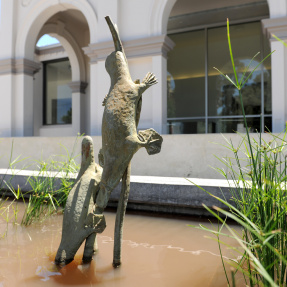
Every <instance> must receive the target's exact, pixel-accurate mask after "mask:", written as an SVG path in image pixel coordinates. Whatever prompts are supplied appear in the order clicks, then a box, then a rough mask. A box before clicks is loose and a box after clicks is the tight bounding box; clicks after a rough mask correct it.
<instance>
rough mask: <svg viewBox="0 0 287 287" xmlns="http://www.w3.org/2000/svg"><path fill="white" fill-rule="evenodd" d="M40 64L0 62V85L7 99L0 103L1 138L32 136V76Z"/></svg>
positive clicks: (13, 61) (26, 61) (21, 61)
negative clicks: (0, 116)
mask: <svg viewBox="0 0 287 287" xmlns="http://www.w3.org/2000/svg"><path fill="white" fill-rule="evenodd" d="M39 69H40V64H39V63H36V62H34V61H30V60H28V59H16V60H15V59H7V60H2V61H0V83H1V84H2V85H1V87H2V88H3V90H4V92H5V94H6V96H7V98H6V100H4V102H1V106H2V108H0V109H1V112H2V113H1V114H2V115H4V116H3V117H2V118H3V119H4V120H3V121H1V123H0V135H1V136H33V133H34V127H33V126H34V118H33V114H34V113H33V75H34V73H35V72H36V71H38V70H39Z"/></svg>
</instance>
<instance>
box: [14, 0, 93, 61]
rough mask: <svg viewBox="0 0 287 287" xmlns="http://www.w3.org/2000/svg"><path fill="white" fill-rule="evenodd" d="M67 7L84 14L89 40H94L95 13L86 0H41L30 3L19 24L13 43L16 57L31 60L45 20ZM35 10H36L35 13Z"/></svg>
mask: <svg viewBox="0 0 287 287" xmlns="http://www.w3.org/2000/svg"><path fill="white" fill-rule="evenodd" d="M68 9H76V10H78V11H80V12H82V14H83V15H84V16H85V18H86V20H87V23H88V26H89V31H90V42H91V43H93V42H96V38H97V22H98V21H97V15H96V13H95V11H94V9H93V7H92V6H91V5H90V4H89V3H88V2H87V1H79V0H77V1H76V0H42V1H39V2H36V4H34V6H32V5H31V7H30V9H29V12H28V13H27V15H26V16H25V19H23V21H21V23H23V25H21V27H20V29H19V31H18V34H17V37H16V45H15V56H16V58H27V59H30V60H33V57H34V47H35V44H36V39H37V36H38V34H39V32H40V30H41V28H42V27H43V26H44V24H45V23H46V21H47V20H48V19H49V18H50V17H52V16H53V15H54V14H56V13H58V12H61V11H65V10H68ZM35 11H37V12H36V13H35Z"/></svg>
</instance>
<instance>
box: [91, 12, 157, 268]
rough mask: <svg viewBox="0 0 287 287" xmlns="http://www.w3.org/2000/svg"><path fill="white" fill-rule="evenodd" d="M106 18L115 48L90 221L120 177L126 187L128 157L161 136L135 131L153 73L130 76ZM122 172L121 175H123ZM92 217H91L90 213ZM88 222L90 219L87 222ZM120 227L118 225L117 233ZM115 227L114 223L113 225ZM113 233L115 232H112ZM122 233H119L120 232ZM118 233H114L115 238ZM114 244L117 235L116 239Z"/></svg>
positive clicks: (97, 217)
mask: <svg viewBox="0 0 287 287" xmlns="http://www.w3.org/2000/svg"><path fill="white" fill-rule="evenodd" d="M106 21H107V23H108V25H109V28H110V30H111V33H112V36H113V41H114V45H115V51H114V52H112V53H111V54H110V55H109V56H108V57H107V59H106V62H105V67H106V70H107V72H108V74H109V75H110V78H111V86H110V90H109V93H108V95H107V96H106V97H105V99H104V102H103V105H104V106H105V109H104V113H103V120H102V149H101V151H100V153H99V159H100V165H102V167H103V173H102V179H101V182H100V190H99V192H98V195H97V198H96V204H95V209H94V213H93V215H91V216H94V219H93V224H95V223H97V222H100V221H101V220H103V214H102V213H103V211H104V209H105V207H106V206H107V203H108V200H109V197H110V194H111V192H112V191H113V189H114V188H115V187H116V186H117V185H118V183H119V181H120V180H121V179H122V178H123V181H126V182H123V186H124V188H123V189H127V188H129V177H130V168H128V167H130V165H129V163H130V161H131V159H132V157H133V155H134V154H135V153H136V152H137V151H138V150H139V149H140V148H141V147H145V148H146V150H147V152H148V154H156V153H158V152H160V149H161V144H162V137H161V136H160V135H159V134H158V133H157V132H156V131H155V130H153V129H148V130H145V131H140V132H139V133H137V125H138V122H139V118H140V111H141V102H142V94H143V92H144V91H145V90H146V89H148V88H149V87H150V86H152V85H154V84H156V83H157V79H156V78H155V76H154V75H153V74H152V73H148V74H147V75H146V77H145V78H144V79H143V81H142V82H141V83H140V82H139V80H136V81H135V82H134V81H133V80H132V79H131V76H130V72H129V68H128V62H127V59H126V55H125V53H124V49H123V46H122V43H121V41H120V38H119V34H118V31H117V27H116V26H115V25H114V24H113V23H112V21H111V20H110V18H109V16H107V17H106ZM123 176H124V177H123ZM122 193H123V194H124V193H125V194H126V195H123V196H122V198H124V197H125V198H126V199H125V200H126V201H127V196H128V192H127V191H125V190H122ZM120 201H123V200H122V199H121V200H119V205H120V204H122V210H121V211H119V207H118V217H121V219H119V218H117V221H118V222H119V226H122V221H123V216H124V213H125V206H124V205H126V203H125V204H124V203H123V202H120ZM90 218H91V217H90ZM87 224H91V222H87ZM121 228H122V227H119V229H120V231H119V232H120V233H121V232H122V230H121ZM116 229H117V227H116ZM115 233H116V232H115ZM120 236H121V235H120ZM116 237H119V235H117V234H115V238H116ZM115 247H116V239H115ZM118 264H120V258H114V265H118Z"/></svg>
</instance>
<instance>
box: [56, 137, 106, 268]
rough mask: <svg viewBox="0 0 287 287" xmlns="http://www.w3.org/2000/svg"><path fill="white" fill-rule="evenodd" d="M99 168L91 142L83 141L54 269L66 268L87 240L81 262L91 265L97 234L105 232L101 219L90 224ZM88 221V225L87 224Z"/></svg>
mask: <svg viewBox="0 0 287 287" xmlns="http://www.w3.org/2000/svg"><path fill="white" fill-rule="evenodd" d="M101 175H102V168H101V167H100V166H99V165H98V164H96V163H95V158H94V149H93V142H92V138H91V137H89V136H86V137H84V139H83V141H82V162H81V169H80V171H79V174H78V177H77V179H76V180H75V183H74V186H73V188H72V189H71V191H70V193H69V196H68V199H67V202H66V207H65V211H64V216H63V229H62V239H61V243H60V247H59V249H58V252H57V254H56V258H55V263H56V264H57V265H64V264H68V263H69V262H71V261H72V260H73V259H74V256H75V254H76V252H77V250H78V249H79V248H80V246H81V244H82V243H83V242H84V240H86V244H85V249H84V255H83V261H86V262H87V261H91V260H92V256H93V254H94V252H95V249H96V234H97V233H99V232H101V230H103V229H104V228H105V221H104V218H103V220H102V221H100V222H98V223H97V224H93V223H92V219H93V218H90V217H93V216H92V215H91V212H93V207H94V204H95V198H96V196H97V192H98V191H99V183H100V180H101ZM87 221H91V223H90V224H87V223H86V222H87Z"/></svg>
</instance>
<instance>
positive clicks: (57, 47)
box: [34, 9, 90, 136]
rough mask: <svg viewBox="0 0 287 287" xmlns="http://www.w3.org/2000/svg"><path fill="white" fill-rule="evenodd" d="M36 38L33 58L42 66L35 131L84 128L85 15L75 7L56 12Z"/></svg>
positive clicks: (36, 80) (55, 132) (37, 80)
mask: <svg viewBox="0 0 287 287" xmlns="http://www.w3.org/2000/svg"><path fill="white" fill-rule="evenodd" d="M36 41H37V42H36V44H35V56H34V60H35V61H36V62H40V63H41V69H40V71H39V72H38V73H37V74H35V75H34V111H35V114H34V135H40V136H59V135H63V134H64V135H71V136H72V135H76V134H77V133H79V132H83V126H84V124H83V122H84V121H85V118H84V115H81V105H82V106H83V105H84V104H85V103H84V102H85V100H86V99H85V97H83V96H81V94H82V93H84V89H83V85H85V83H86V82H87V78H86V74H87V68H86V67H87V63H86V62H85V58H84V55H83V51H82V47H85V46H87V45H88V44H89V42H90V37H89V27H88V23H87V21H86V19H85V17H84V15H83V14H82V13H81V12H80V11H78V10H75V9H68V10H66V11H64V12H58V13H56V14H54V15H53V16H52V17H50V18H49V19H48V20H47V21H46V22H45V23H44V25H43V27H42V28H41V30H40V32H39V34H38V36H37V40H36ZM76 86H78V87H76ZM81 121H82V126H81V124H80V122H81Z"/></svg>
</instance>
